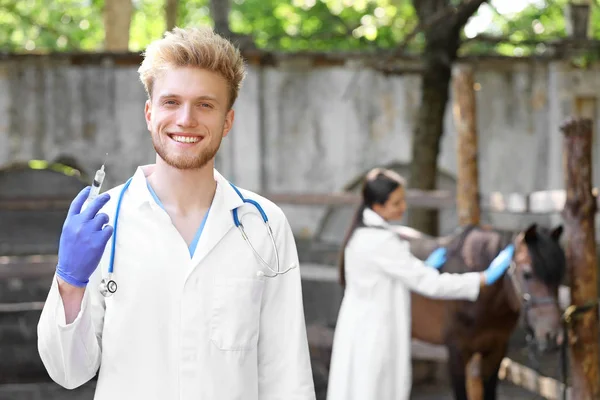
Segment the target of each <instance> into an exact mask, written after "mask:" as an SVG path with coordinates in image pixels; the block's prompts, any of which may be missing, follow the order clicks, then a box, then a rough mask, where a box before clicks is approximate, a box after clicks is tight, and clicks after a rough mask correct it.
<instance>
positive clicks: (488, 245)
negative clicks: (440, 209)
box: [442, 225, 566, 285]
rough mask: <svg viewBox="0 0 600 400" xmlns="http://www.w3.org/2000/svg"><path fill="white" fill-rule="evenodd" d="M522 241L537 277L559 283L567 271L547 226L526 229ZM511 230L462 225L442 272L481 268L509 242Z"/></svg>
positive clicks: (451, 245)
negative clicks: (523, 240) (525, 245)
mask: <svg viewBox="0 0 600 400" xmlns="http://www.w3.org/2000/svg"><path fill="white" fill-rule="evenodd" d="M528 232H531V234H527V235H526V238H525V243H526V244H527V247H528V249H529V254H530V256H531V261H532V264H533V265H532V267H533V272H534V274H535V276H536V278H538V279H540V280H541V281H542V282H544V283H546V284H549V285H556V284H559V283H560V282H561V281H562V279H563V278H564V275H565V272H566V260H565V254H564V251H563V249H562V248H561V246H560V244H559V242H558V240H556V239H554V238H552V236H551V235H550V233H549V230H548V229H545V228H539V227H538V228H535V229H533V230H531V229H528ZM514 236H515V235H514V234H513V233H510V232H506V231H500V230H497V229H491V228H487V227H481V226H477V225H468V226H465V227H464V229H462V230H461V231H460V232H459V233H458V234H457V235H456V236H455V237H454V238H453V239H452V240H451V241H450V243H449V244H448V246H447V255H446V257H447V260H448V261H447V262H446V265H444V267H443V269H442V270H443V271H444V272H454V273H464V272H480V271H484V270H485V269H486V268H487V267H488V266H489V265H490V263H491V262H492V260H493V259H494V258H495V257H496V256H497V255H498V253H500V251H501V250H502V249H504V248H505V247H506V246H507V245H508V244H510V243H511V242H512V239H513V238H514Z"/></svg>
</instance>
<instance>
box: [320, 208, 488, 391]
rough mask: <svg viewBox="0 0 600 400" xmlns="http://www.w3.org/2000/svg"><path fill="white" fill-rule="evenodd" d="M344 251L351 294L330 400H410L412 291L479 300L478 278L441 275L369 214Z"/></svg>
mask: <svg viewBox="0 0 600 400" xmlns="http://www.w3.org/2000/svg"><path fill="white" fill-rule="evenodd" d="M363 221H364V222H365V224H366V225H367V227H364V228H358V229H357V230H356V231H355V233H354V235H353V236H352V238H351V239H350V241H349V243H348V245H347V247H346V249H345V269H346V289H345V292H344V299H343V301H342V305H341V308H340V311H339V316H338V320H337V325H336V329H335V335H334V341H333V351H332V356H331V366H330V371H329V385H328V389H327V400H408V399H409V396H410V391H411V384H412V374H411V373H412V371H411V358H410V342H411V336H410V335H411V315H410V291H411V290H414V291H416V292H418V293H420V294H423V295H425V296H430V297H437V298H446V299H451V298H463V299H469V300H474V299H476V298H477V296H478V295H479V285H480V276H479V273H467V274H462V275H455V274H440V273H439V272H438V270H436V269H435V268H432V267H428V266H426V265H425V264H423V262H421V261H420V260H419V259H417V258H415V257H414V256H413V255H412V254H411V253H410V250H409V245H408V242H406V241H403V240H401V239H400V238H399V237H398V236H397V235H396V234H395V233H393V232H392V231H390V230H385V229H379V228H372V227H370V226H379V227H387V226H388V225H387V224H386V222H385V220H383V219H382V218H381V217H380V216H379V215H378V214H377V213H375V212H374V211H372V210H371V209H366V210H365V211H364V213H363Z"/></svg>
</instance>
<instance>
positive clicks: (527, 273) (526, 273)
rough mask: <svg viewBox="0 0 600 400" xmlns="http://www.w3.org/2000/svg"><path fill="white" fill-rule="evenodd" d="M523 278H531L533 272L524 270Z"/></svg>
mask: <svg viewBox="0 0 600 400" xmlns="http://www.w3.org/2000/svg"><path fill="white" fill-rule="evenodd" d="M523 278H525V279H526V280H529V279H531V278H533V274H532V273H531V271H525V272H523Z"/></svg>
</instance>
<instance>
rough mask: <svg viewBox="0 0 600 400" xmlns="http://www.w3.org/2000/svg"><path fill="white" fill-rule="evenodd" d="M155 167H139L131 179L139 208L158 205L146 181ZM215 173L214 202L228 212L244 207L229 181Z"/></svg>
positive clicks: (217, 172) (133, 194)
mask: <svg viewBox="0 0 600 400" xmlns="http://www.w3.org/2000/svg"><path fill="white" fill-rule="evenodd" d="M154 166H155V164H148V165H142V166H139V167H137V169H136V171H135V174H134V175H133V177H132V179H131V184H130V185H129V190H128V192H129V195H130V199H131V201H133V203H134V204H135V205H136V206H138V207H141V206H143V205H144V204H150V205H151V206H152V205H153V204H156V202H155V201H154V198H153V197H152V194H151V193H150V191H149V190H148V181H147V179H146V176H148V175H149V174H150V173H151V172H152V170H153V169H154ZM213 171H214V176H215V180H216V181H217V191H216V193H215V197H214V200H213V202H214V201H220V202H221V201H222V202H223V205H224V206H225V208H226V209H227V210H233V209H234V208H237V207H239V206H241V205H243V204H244V202H243V200H242V199H241V198H240V196H239V195H238V194H237V193H236V191H235V190H234V189H233V188H232V187H231V185H230V183H229V181H228V180H227V179H225V178H224V177H223V175H221V174H220V173H219V171H217V170H216V169H213Z"/></svg>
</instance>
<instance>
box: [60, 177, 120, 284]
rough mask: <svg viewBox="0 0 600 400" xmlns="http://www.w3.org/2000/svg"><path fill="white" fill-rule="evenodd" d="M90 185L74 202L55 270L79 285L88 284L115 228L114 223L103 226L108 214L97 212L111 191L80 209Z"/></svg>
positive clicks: (68, 280)
mask: <svg viewBox="0 0 600 400" xmlns="http://www.w3.org/2000/svg"><path fill="white" fill-rule="evenodd" d="M90 189H91V188H90V187H89V186H88V187H86V188H85V189H83V190H82V191H81V192H79V194H78V195H77V197H75V199H74V200H73V202H72V203H71V206H70V207H69V212H68V214H67V218H66V219H65V223H64V224H63V229H62V233H61V235H60V242H59V247H58V265H57V266H56V274H57V275H58V276H59V277H60V278H62V279H63V280H64V281H65V282H67V283H69V284H71V285H73V286H77V287H85V286H86V285H87V283H88V282H89V278H90V276H91V275H92V273H93V272H94V270H95V269H96V268H97V267H98V264H99V263H100V259H101V258H102V253H104V248H105V247H106V243H107V242H108V239H110V237H111V235H112V232H113V228H112V226H109V225H106V226H104V224H106V223H108V215H106V214H104V213H100V214H98V215H96V214H97V213H98V211H100V209H101V208H102V207H103V206H104V205H105V204H106V203H107V202H108V200H110V195H109V194H107V193H104V194H102V195H100V196H98V197H96V198H95V199H94V200H92V201H91V202H90V203H89V205H88V206H87V208H86V209H85V210H83V211H81V208H82V207H83V204H84V203H85V201H86V200H87V197H88V195H89V193H90ZM103 226H104V228H103Z"/></svg>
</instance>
